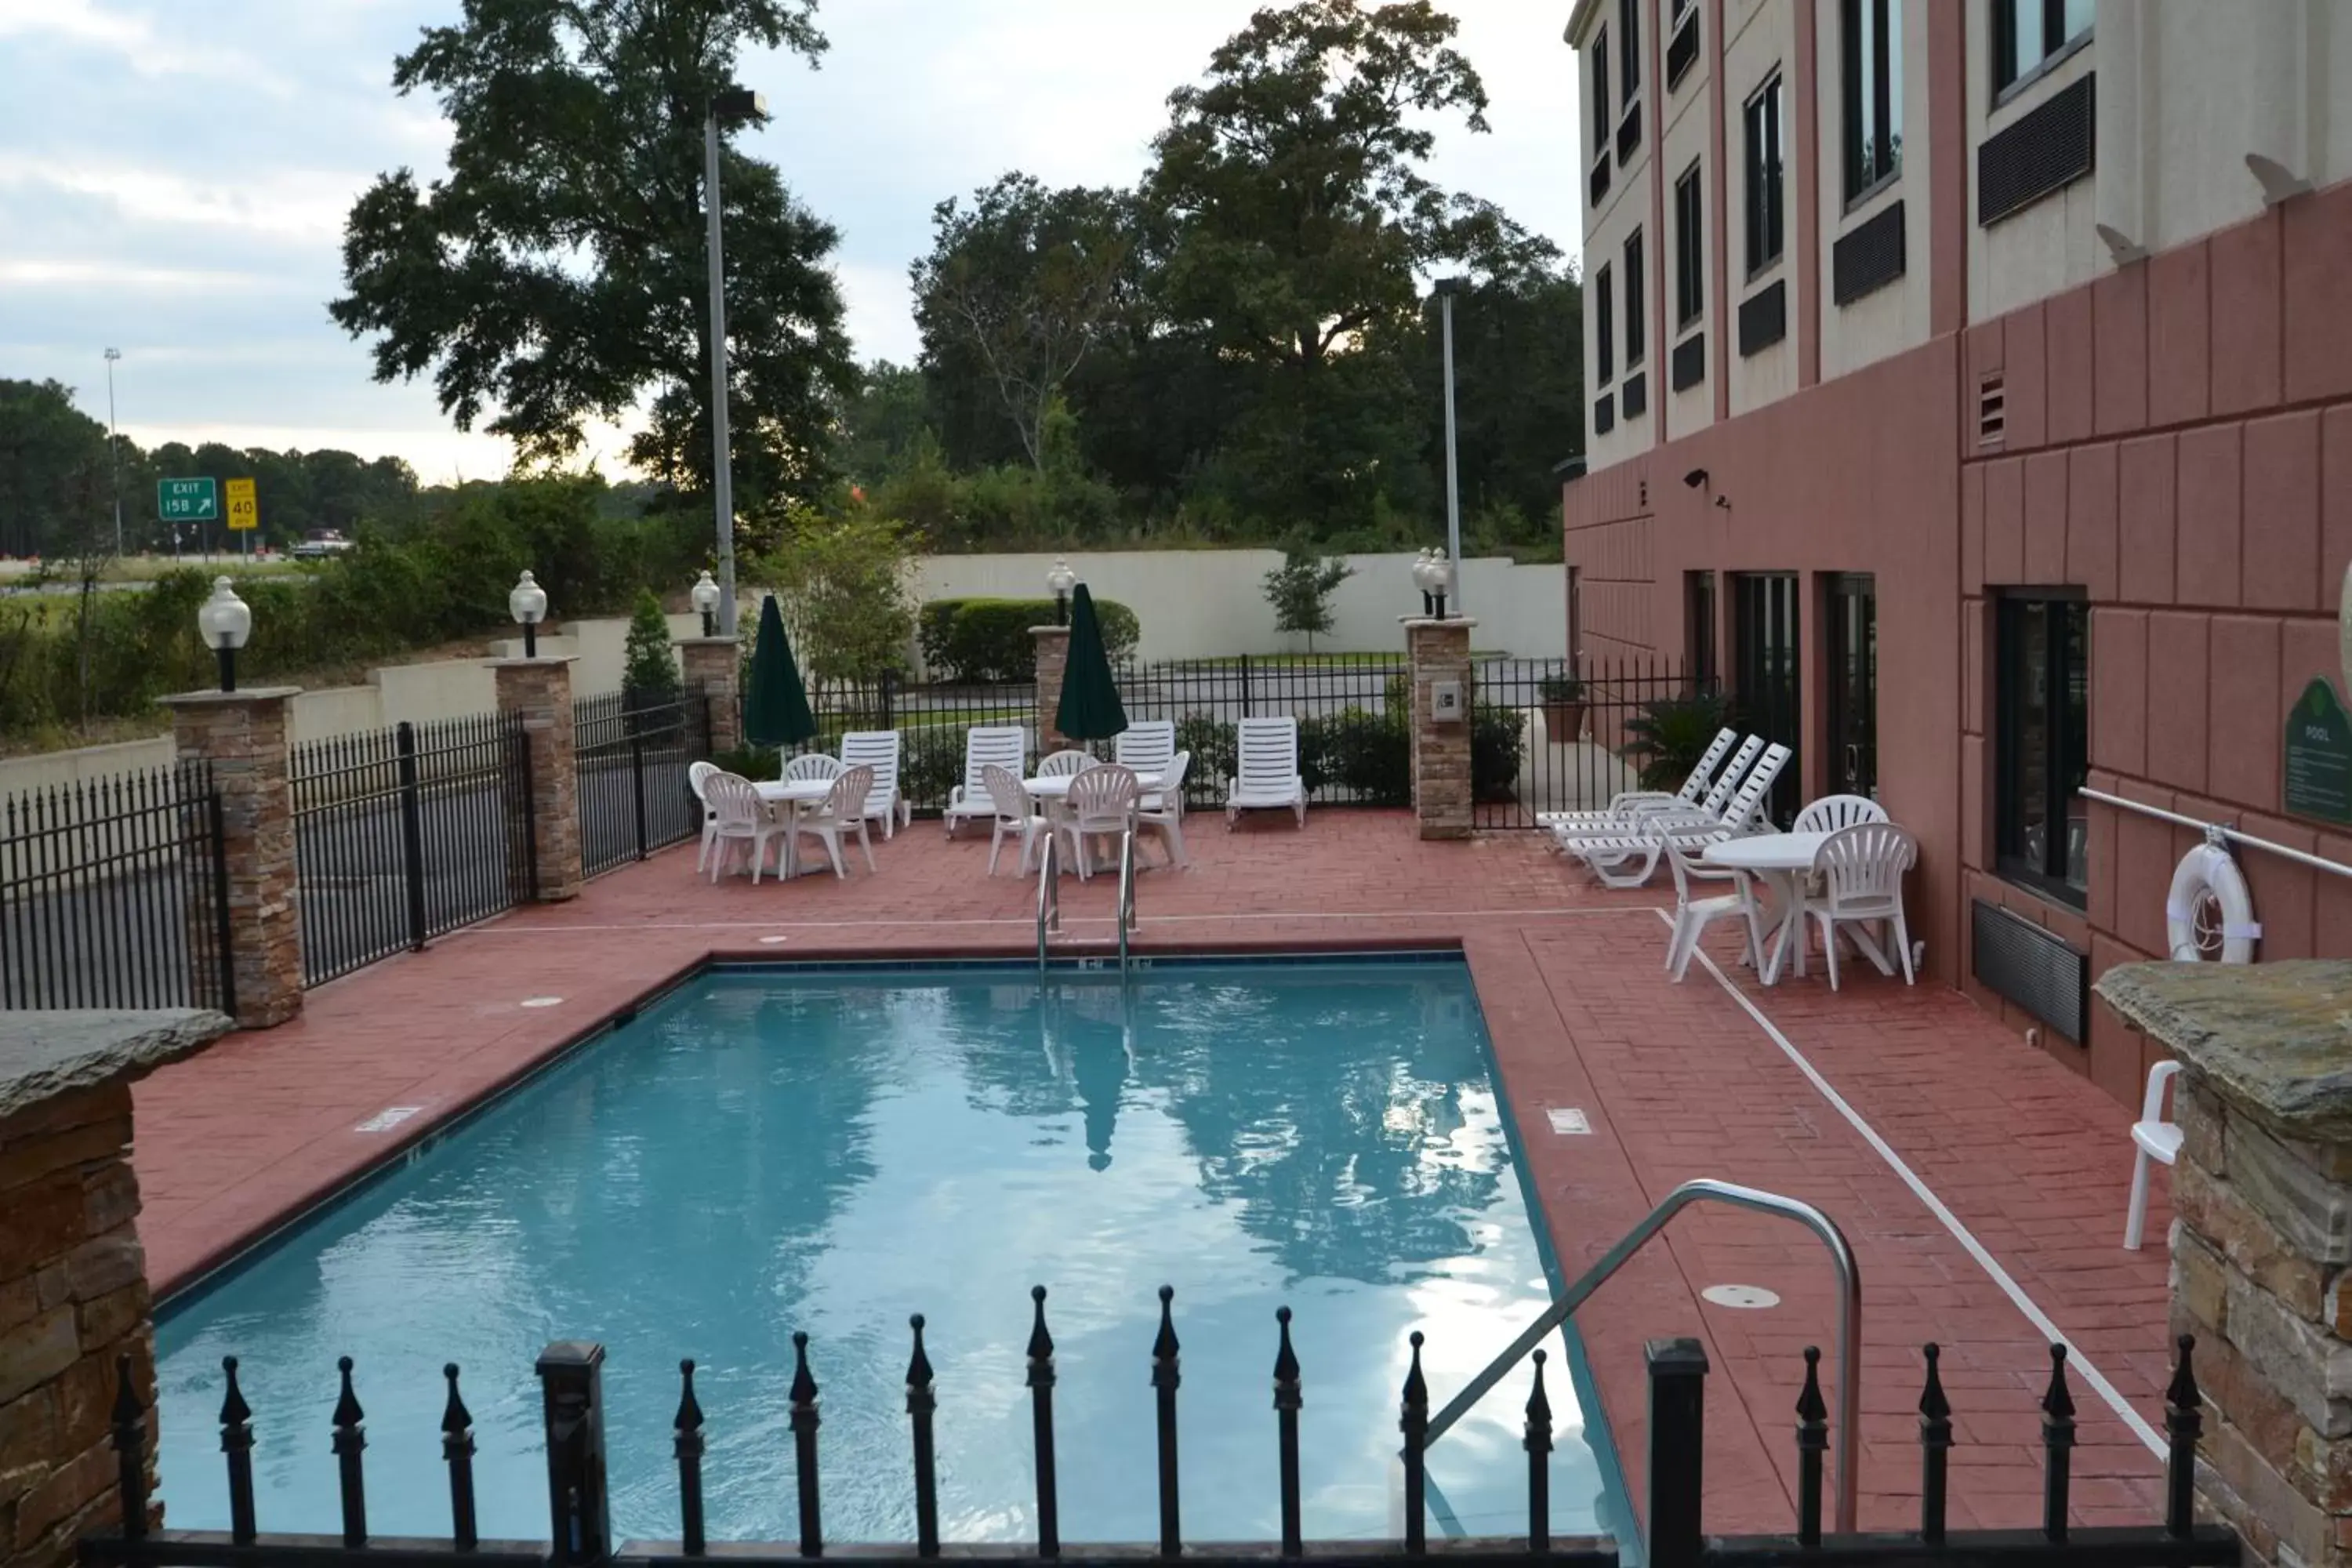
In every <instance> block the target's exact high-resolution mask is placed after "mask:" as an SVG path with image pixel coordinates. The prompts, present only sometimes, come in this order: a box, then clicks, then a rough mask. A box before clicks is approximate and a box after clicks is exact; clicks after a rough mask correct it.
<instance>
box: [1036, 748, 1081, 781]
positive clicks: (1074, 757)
mask: <svg viewBox="0 0 2352 1568" xmlns="http://www.w3.org/2000/svg"><path fill="white" fill-rule="evenodd" d="M1094 765H1095V760H1094V758H1092V757H1090V756H1088V755H1087V753H1086V752H1081V751H1077V750H1076V749H1072V750H1070V751H1066V752H1054V753H1052V754H1051V755H1049V756H1047V757H1045V758H1044V759H1043V760H1042V761H1040V762H1039V763H1038V764H1037V776H1038V777H1039V778H1041V779H1063V778H1075V777H1076V776H1077V775H1078V774H1079V773H1085V772H1086V771H1087V769H1088V768H1091V767H1093V766H1094Z"/></svg>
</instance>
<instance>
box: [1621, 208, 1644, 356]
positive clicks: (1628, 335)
mask: <svg viewBox="0 0 2352 1568" xmlns="http://www.w3.org/2000/svg"><path fill="white" fill-rule="evenodd" d="M1649 352H1650V275H1649V274H1648V273H1647V272H1645V271H1643V269H1642V231H1641V230H1640V229H1638V228H1637V229H1635V230H1634V231H1633V233H1631V234H1629V235H1627V236H1626V237H1625V368H1626V369H1627V370H1632V369H1633V367H1634V366H1635V365H1637V364H1640V363H1642V356H1643V355H1644V354H1646V353H1649Z"/></svg>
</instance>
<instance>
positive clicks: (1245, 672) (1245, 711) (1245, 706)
mask: <svg viewBox="0 0 2352 1568" xmlns="http://www.w3.org/2000/svg"><path fill="white" fill-rule="evenodd" d="M1251 716H1252V715H1251V712H1250V674H1249V655H1247V654H1244V655H1242V717H1243V718H1244V719H1247V718H1250V717H1251Z"/></svg>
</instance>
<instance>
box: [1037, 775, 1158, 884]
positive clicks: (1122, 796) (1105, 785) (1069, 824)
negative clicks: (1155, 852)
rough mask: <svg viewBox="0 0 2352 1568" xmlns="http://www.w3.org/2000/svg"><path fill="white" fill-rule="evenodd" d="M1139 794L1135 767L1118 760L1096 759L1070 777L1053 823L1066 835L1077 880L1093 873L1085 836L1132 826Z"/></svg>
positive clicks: (1126, 828)
mask: <svg viewBox="0 0 2352 1568" xmlns="http://www.w3.org/2000/svg"><path fill="white" fill-rule="evenodd" d="M1141 794H1142V792H1141V791H1140V790H1139V789H1138V788H1137V787H1136V783H1135V770H1134V769H1133V768H1123V767H1120V766H1119V765H1118V763H1098V764H1097V765H1096V766H1094V767H1091V768H1088V769H1087V770H1086V771H1085V772H1084V773H1079V774H1078V775H1077V776H1076V777H1075V778H1073V779H1071V780H1070V793H1069V795H1068V796H1067V797H1066V798H1065V799H1064V801H1063V803H1062V817H1061V821H1060V822H1059V823H1058V824H1057V825H1056V826H1058V828H1059V830H1060V831H1061V832H1063V833H1065V834H1066V835H1068V837H1069V840H1070V853H1071V855H1072V857H1073V858H1075V859H1076V861H1077V863H1078V880H1080V881H1082V882H1083V881H1085V880H1086V879H1087V878H1088V877H1090V876H1092V875H1093V874H1094V865H1093V858H1092V857H1090V856H1089V855H1088V854H1087V838H1088V837H1090V836H1092V835H1095V834H1102V833H1107V834H1110V835H1112V836H1114V837H1116V836H1117V835H1119V834H1122V833H1125V832H1127V831H1128V829H1129V828H1131V827H1133V826H1135V803H1136V801H1137V799H1138V798H1139V796H1140V795H1141Z"/></svg>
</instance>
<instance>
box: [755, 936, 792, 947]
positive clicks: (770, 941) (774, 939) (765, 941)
mask: <svg viewBox="0 0 2352 1568" xmlns="http://www.w3.org/2000/svg"><path fill="white" fill-rule="evenodd" d="M792 940H793V939H792V938H790V937H788V936H763V937H761V939H760V945H761V947H774V946H777V945H778V944H779V943H782V942H790V941H792Z"/></svg>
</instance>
